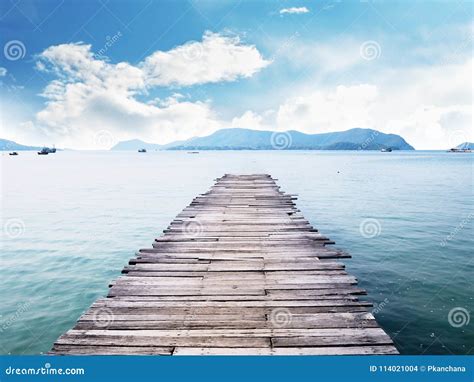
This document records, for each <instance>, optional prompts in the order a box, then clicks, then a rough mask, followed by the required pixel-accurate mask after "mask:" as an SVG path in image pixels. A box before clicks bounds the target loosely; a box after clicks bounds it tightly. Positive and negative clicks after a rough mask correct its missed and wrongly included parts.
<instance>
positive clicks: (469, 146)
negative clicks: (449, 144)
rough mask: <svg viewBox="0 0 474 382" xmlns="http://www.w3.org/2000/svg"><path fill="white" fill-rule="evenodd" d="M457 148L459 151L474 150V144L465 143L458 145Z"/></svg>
mask: <svg viewBox="0 0 474 382" xmlns="http://www.w3.org/2000/svg"><path fill="white" fill-rule="evenodd" d="M456 148H457V149H458V150H474V143H472V142H464V143H461V144H460V145H457V146H456Z"/></svg>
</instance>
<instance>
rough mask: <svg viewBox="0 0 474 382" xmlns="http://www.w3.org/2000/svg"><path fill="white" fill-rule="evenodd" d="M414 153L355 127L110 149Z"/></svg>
mask: <svg viewBox="0 0 474 382" xmlns="http://www.w3.org/2000/svg"><path fill="white" fill-rule="evenodd" d="M141 148H144V149H147V150H279V149H287V150H380V149H383V148H391V149H392V150H414V148H413V147H412V146H411V145H409V144H408V143H407V142H406V141H405V140H404V139H403V138H402V137H400V136H399V135H396V134H385V133H382V132H380V131H377V130H372V129H361V128H355V129H350V130H346V131H339V132H334V133H323V134H305V133H301V132H299V131H294V130H293V131H287V132H273V131H261V130H250V129H240V128H234V129H222V130H218V131H216V132H215V133H213V134H211V135H208V136H205V137H195V138H190V139H187V140H184V141H177V142H172V143H168V144H166V145H158V144H153V143H147V142H143V141H141V140H139V139H133V140H130V141H123V142H119V143H118V144H116V145H115V146H114V147H112V149H111V150H138V149H141Z"/></svg>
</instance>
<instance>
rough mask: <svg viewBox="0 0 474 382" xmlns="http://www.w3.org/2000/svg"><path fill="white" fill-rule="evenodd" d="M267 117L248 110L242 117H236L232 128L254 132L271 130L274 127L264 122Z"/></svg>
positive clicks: (232, 122)
mask: <svg viewBox="0 0 474 382" xmlns="http://www.w3.org/2000/svg"><path fill="white" fill-rule="evenodd" d="M269 114H270V113H267V114H266V115H260V114H258V113H255V112H253V111H252V110H247V111H246V112H245V113H243V114H242V115H241V116H240V117H235V118H233V119H232V121H231V127H237V128H242V129H252V130H271V129H272V126H271V125H269V124H266V123H265V122H264V119H265V117H267V116H268V115H269Z"/></svg>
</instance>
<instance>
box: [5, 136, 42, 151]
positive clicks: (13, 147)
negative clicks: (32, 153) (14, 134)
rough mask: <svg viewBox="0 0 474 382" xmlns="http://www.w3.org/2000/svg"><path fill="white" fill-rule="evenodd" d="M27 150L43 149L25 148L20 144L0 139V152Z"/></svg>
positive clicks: (39, 148) (38, 148)
mask: <svg viewBox="0 0 474 382" xmlns="http://www.w3.org/2000/svg"><path fill="white" fill-rule="evenodd" d="M26 150H41V147H36V146H25V145H20V144H19V143H16V142H13V141H9V140H7V139H0V151H26Z"/></svg>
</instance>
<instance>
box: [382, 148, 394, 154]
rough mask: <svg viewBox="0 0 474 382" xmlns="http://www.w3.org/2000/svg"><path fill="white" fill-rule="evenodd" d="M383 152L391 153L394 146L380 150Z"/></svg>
mask: <svg viewBox="0 0 474 382" xmlns="http://www.w3.org/2000/svg"><path fill="white" fill-rule="evenodd" d="M380 151H381V152H383V153H391V152H392V148H391V147H387V148H386V149H382V150H380Z"/></svg>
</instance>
